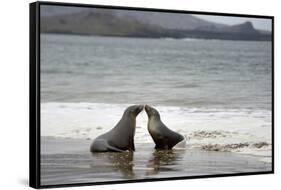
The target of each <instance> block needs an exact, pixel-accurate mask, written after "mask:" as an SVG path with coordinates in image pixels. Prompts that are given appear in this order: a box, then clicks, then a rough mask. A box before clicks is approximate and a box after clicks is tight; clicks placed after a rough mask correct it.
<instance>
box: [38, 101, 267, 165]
mask: <svg viewBox="0 0 281 190" xmlns="http://www.w3.org/2000/svg"><path fill="white" fill-rule="evenodd" d="M128 106H129V105H128V104H104V103H57V102H50V103H42V104H41V135H42V136H52V137H65V138H83V139H94V138H96V137H97V136H98V135H100V134H103V133H105V132H107V131H108V130H110V129H111V128H112V127H114V126H115V124H116V123H117V122H118V121H119V120H120V118H121V117H122V114H123V112H124V110H125V109H126V108H127V107H128ZM155 108H156V109H157V110H158V111H159V112H160V114H161V119H162V121H163V122H164V123H165V124H166V125H167V126H168V127H169V128H170V129H172V130H174V131H177V132H178V133H180V134H182V135H184V136H185V137H186V148H200V149H202V150H206V151H230V152H237V153H245V154H252V155H256V156H261V157H262V159H263V160H267V161H268V160H270V159H269V158H270V157H271V111H269V110H251V109H210V108H188V107H173V106H155ZM147 120H148V119H147V115H146V113H145V111H142V112H141V113H140V114H139V115H138V117H137V123H136V134H135V143H136V144H141V143H153V140H152V138H151V137H150V135H149V133H148V130H147ZM265 157H267V158H265Z"/></svg>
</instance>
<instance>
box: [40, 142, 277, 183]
mask: <svg viewBox="0 0 281 190" xmlns="http://www.w3.org/2000/svg"><path fill="white" fill-rule="evenodd" d="M91 142H92V140H83V139H71V138H54V137H41V184H42V185H54V184H71V183H85V182H103V181H118V180H135V179H149V178H158V179H159V178H167V177H184V176H199V175H216V174H235V173H248V172H262V171H263V172H265V171H271V169H272V168H271V167H272V164H271V163H266V162H262V161H259V160H258V159H257V158H256V157H254V156H250V155H245V154H236V153H231V152H216V151H204V150H200V149H189V148H186V149H184V150H165V151H156V150H154V146H153V144H151V143H144V144H139V143H138V144H136V151H135V152H133V153H131V152H123V153H110V152H107V153H95V154H92V153H90V151H89V146H90V144H91Z"/></svg>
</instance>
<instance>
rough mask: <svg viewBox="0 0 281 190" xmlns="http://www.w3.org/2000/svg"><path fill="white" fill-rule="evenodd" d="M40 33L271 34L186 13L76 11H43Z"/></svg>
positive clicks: (230, 37)
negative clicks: (214, 21) (206, 19)
mask: <svg viewBox="0 0 281 190" xmlns="http://www.w3.org/2000/svg"><path fill="white" fill-rule="evenodd" d="M43 10H44V11H41V12H43V13H42V15H41V32H42V33H64V34H79V35H99V36H119V37H147V38H165V37H170V38H204V39H227V40H271V34H270V33H267V32H264V31H259V30H256V29H255V28H254V27H253V25H252V23H251V22H245V23H242V24H239V25H233V26H229V25H223V24H217V23H213V22H209V21H205V20H203V19H199V18H197V17H195V16H192V15H188V14H173V13H159V12H143V11H122V10H115V9H112V10H111V9H89V8H84V9H82V8H80V9H79V8H76V9H73V8H72V9H70V11H69V10H68V11H67V10H64V11H61V12H59V11H58V10H56V9H46V8H45V9H43Z"/></svg>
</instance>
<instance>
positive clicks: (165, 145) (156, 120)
mask: <svg viewBox="0 0 281 190" xmlns="http://www.w3.org/2000/svg"><path fill="white" fill-rule="evenodd" d="M145 111H146V113H147V116H148V126H147V127H148V131H149V133H150V135H151V137H152V139H153V141H154V143H155V149H172V148H173V147H174V146H175V145H177V144H178V143H180V142H182V141H185V138H184V136H183V135H181V134H179V133H176V132H174V131H172V130H171V129H169V128H168V127H167V126H166V125H165V124H164V123H163V122H162V121H161V118H160V114H159V112H158V111H157V110H156V109H155V108H153V107H150V106H148V105H145ZM184 145H185V142H184Z"/></svg>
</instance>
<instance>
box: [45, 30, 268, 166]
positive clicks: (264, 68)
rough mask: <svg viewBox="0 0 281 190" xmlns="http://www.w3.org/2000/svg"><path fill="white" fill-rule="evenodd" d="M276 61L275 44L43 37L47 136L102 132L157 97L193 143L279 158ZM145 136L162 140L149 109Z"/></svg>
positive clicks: (141, 132) (142, 121)
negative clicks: (275, 150) (274, 135)
mask: <svg viewBox="0 0 281 190" xmlns="http://www.w3.org/2000/svg"><path fill="white" fill-rule="evenodd" d="M271 59H272V57H271V42H246V41H224V40H194V39H183V40H173V39H142V38H116V37H93V36H74V35H50V34H41V135H42V136H52V137H67V138H84V139H94V138H95V137H96V136H98V135H100V134H102V133H104V132H106V131H108V130H109V129H111V128H112V127H113V126H114V125H115V124H116V123H117V122H118V120H119V119H120V118H121V116H122V114H123V111H124V110H125V109H126V107H127V106H129V105H132V104H149V105H152V106H154V107H155V108H157V109H158V110H159V112H160V114H161V118H162V120H163V122H164V123H165V124H166V125H167V126H168V127H169V128H171V129H173V130H175V131H178V132H179V133H181V134H183V135H185V136H186V138H187V148H200V149H203V150H210V151H231V152H238V153H247V154H253V155H256V156H262V159H264V160H267V161H270V157H271V124H272V121H271V114H272V113H271V99H272V98H271V97H272V94H271V91H272V89H271V88H272V84H271V80H272V79H271V77H272V76H271V69H272V68H271ZM135 142H136V143H137V144H140V145H141V143H153V141H152V139H151V137H150V136H149V134H148V131H147V116H146V113H145V112H142V113H140V115H139V116H138V117H137V129H136V135H135ZM136 148H137V147H136Z"/></svg>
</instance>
